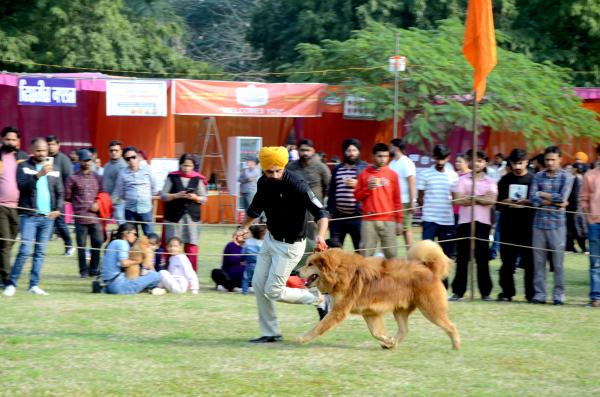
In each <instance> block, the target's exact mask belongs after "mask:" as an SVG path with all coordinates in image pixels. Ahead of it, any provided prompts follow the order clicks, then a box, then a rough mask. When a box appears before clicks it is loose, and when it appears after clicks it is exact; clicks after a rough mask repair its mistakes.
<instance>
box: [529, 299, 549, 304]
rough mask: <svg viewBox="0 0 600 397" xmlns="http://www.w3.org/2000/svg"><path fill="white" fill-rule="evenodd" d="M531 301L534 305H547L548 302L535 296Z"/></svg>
mask: <svg viewBox="0 0 600 397" xmlns="http://www.w3.org/2000/svg"><path fill="white" fill-rule="evenodd" d="M529 302H530V303H533V304H534V305H545V304H546V301H542V300H539V299H535V298H533V299H532V300H530V301H529Z"/></svg>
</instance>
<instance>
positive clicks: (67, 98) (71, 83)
mask: <svg viewBox="0 0 600 397" xmlns="http://www.w3.org/2000/svg"><path fill="white" fill-rule="evenodd" d="M18 84H19V105H25V106H71V107H74V106H77V89H76V88H75V80H68V79H45V78H39V77H21V78H19V83H18Z"/></svg>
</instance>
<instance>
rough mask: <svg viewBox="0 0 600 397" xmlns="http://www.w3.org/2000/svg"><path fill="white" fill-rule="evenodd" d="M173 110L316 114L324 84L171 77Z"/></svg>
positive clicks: (209, 113)
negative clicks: (173, 85) (173, 78)
mask: <svg viewBox="0 0 600 397" xmlns="http://www.w3.org/2000/svg"><path fill="white" fill-rule="evenodd" d="M174 84H175V114H195V115H204V116H245V117H318V116H320V115H321V111H320V107H319V103H320V97H321V94H322V92H323V89H324V88H325V87H326V86H325V84H312V83H311V84H291V83H282V84H267V83H244V82H236V81H199V80H175V81H174Z"/></svg>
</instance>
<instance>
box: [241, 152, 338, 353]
mask: <svg viewBox="0 0 600 397" xmlns="http://www.w3.org/2000/svg"><path fill="white" fill-rule="evenodd" d="M259 160H260V165H261V166H262V168H263V172H264V174H263V176H261V177H260V179H259V180H258V184H257V192H256V195H255V196H254V199H253V200H252V204H250V207H249V208H248V210H247V211H246V214H247V216H246V221H245V222H244V224H243V225H242V226H241V227H240V230H239V231H238V233H239V234H242V235H247V234H248V232H249V231H248V228H249V227H250V225H251V224H252V223H253V222H254V221H255V220H256V219H257V218H258V217H260V215H261V214H262V212H263V211H264V212H265V214H266V216H267V228H268V230H269V233H268V234H267V235H266V236H265V241H264V243H263V245H262V248H261V251H260V254H259V256H258V259H257V263H256V269H255V270H254V277H253V278H252V286H253V287H254V293H255V294H256V303H257V306H258V321H259V326H260V332H261V336H260V337H259V338H256V339H252V340H251V341H250V342H252V343H268V342H279V341H281V340H282V339H283V338H282V336H281V331H280V329H279V324H278V322H277V317H276V314H275V301H280V302H286V303H295V304H313V305H319V304H323V302H324V300H325V299H324V297H323V296H322V295H320V294H319V293H318V292H317V293H316V294H313V293H311V292H310V291H309V290H307V289H299V288H288V287H286V282H287V279H288V277H289V276H290V273H291V271H292V269H294V267H295V266H296V264H297V263H298V262H299V261H300V258H302V255H303V254H304V249H305V246H306V229H307V220H308V214H307V211H308V212H310V214H311V215H312V216H314V218H315V221H316V222H317V235H316V238H315V241H316V249H317V250H324V249H325V248H327V245H326V244H325V233H326V232H327V225H328V222H329V220H328V219H327V215H328V213H327V211H326V210H325V208H324V207H323V204H321V202H320V201H319V200H318V199H317V198H316V196H315V194H314V193H313V192H312V190H310V188H309V187H308V184H307V183H306V182H305V181H304V180H302V179H300V178H299V177H297V176H296V175H294V174H292V173H291V172H288V171H286V170H285V165H286V164H287V161H288V153H287V150H286V149H285V148H284V147H263V148H262V149H261V150H260V153H259Z"/></svg>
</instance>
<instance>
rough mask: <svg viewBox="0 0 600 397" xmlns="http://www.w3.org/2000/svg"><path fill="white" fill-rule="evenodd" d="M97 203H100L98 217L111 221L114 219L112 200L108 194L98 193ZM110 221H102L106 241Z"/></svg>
mask: <svg viewBox="0 0 600 397" xmlns="http://www.w3.org/2000/svg"><path fill="white" fill-rule="evenodd" d="M96 202H97V203H98V216H99V217H100V218H104V219H109V218H112V213H113V210H112V200H111V198H110V194H108V193H106V192H100V193H98V196H96ZM107 222H108V221H102V235H103V236H104V239H105V240H106V236H107V235H106V223H107Z"/></svg>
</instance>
